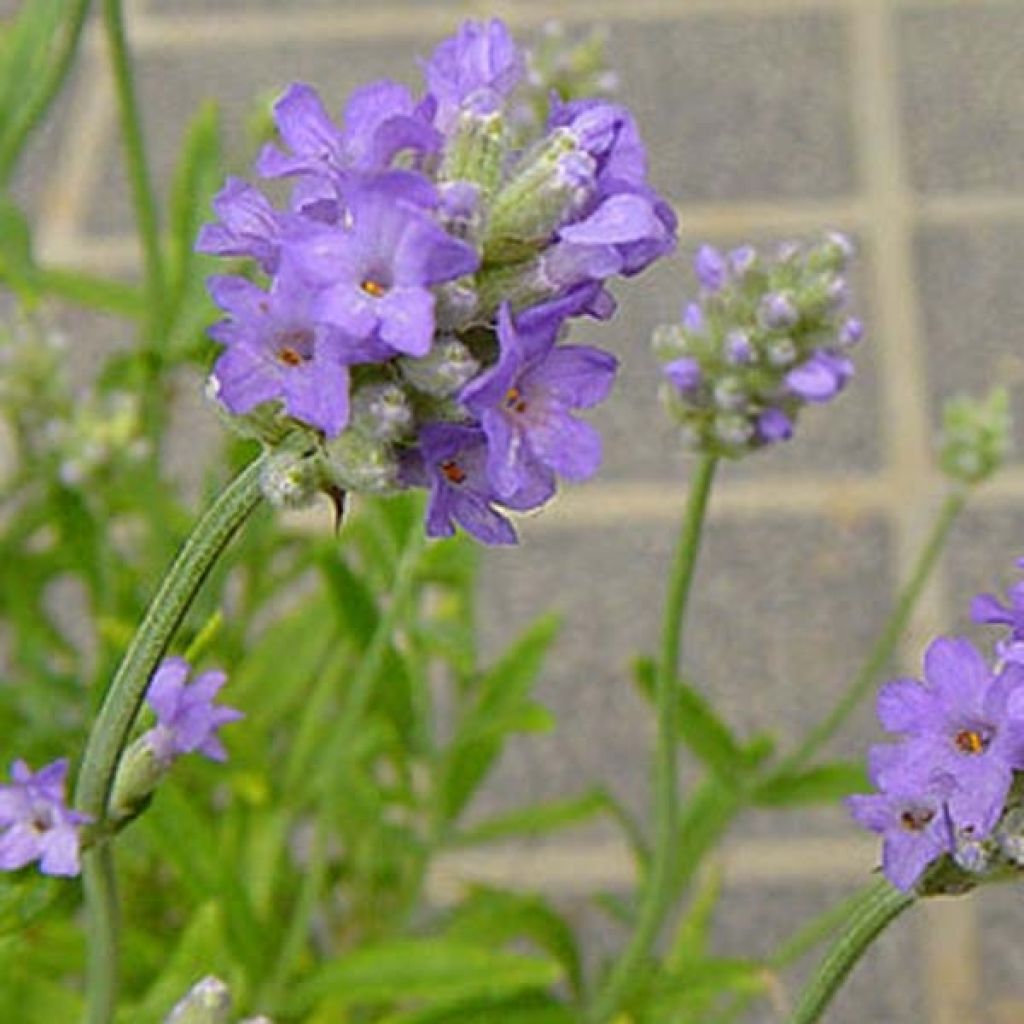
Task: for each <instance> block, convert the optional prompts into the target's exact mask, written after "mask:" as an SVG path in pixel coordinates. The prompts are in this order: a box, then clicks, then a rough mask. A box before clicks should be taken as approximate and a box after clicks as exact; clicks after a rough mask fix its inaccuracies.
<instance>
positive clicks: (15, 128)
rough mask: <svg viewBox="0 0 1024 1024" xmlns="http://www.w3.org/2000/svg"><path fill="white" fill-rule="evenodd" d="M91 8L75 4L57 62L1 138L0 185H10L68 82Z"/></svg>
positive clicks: (84, 1)
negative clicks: (30, 141)
mask: <svg viewBox="0 0 1024 1024" xmlns="http://www.w3.org/2000/svg"><path fill="white" fill-rule="evenodd" d="M90 5H91V0H75V2H74V4H73V6H72V8H71V12H70V13H69V15H68V17H67V21H66V22H65V23H64V24H65V27H64V32H63V35H62V37H61V41H60V43H59V46H60V49H59V51H58V54H57V58H56V60H54V61H53V62H52V63H51V64H50V65H49V67H48V68H47V69H46V71H45V72H44V73H43V75H42V77H41V78H40V80H39V81H38V82H37V83H36V84H35V88H34V89H32V90H31V95H30V98H29V99H28V101H27V102H26V104H25V106H24V107H23V108H22V110H21V113H20V116H19V117H18V118H17V119H16V120H15V121H13V122H12V123H11V124H10V125H9V126H8V128H7V131H5V132H3V133H2V136H0V185H6V184H7V183H8V182H9V181H10V179H11V175H12V174H13V173H14V168H15V167H16V166H17V162H18V157H20V156H21V151H22V149H23V148H24V146H25V143H26V142H27V141H28V137H29V136H30V135H31V134H32V132H33V131H35V129H36V127H37V126H38V125H39V123H40V121H42V119H43V117H44V115H45V114H46V112H47V110H49V109H50V105H51V104H52V103H53V101H54V99H55V98H56V97H57V95H58V93H59V92H60V90H61V88H62V87H63V85H64V82H65V81H66V80H67V77H68V74H69V72H70V71H71V66H72V64H74V61H75V54H76V53H77V52H78V44H79V42H80V41H81V38H82V29H83V28H84V27H85V20H86V17H87V15H88V14H89V7H90Z"/></svg>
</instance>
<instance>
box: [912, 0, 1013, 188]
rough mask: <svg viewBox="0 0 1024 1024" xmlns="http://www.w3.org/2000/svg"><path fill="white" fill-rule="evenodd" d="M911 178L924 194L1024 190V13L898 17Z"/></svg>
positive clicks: (992, 8) (971, 9) (1002, 9)
mask: <svg viewBox="0 0 1024 1024" xmlns="http://www.w3.org/2000/svg"><path fill="white" fill-rule="evenodd" d="M896 28H897V39H898V42H899V48H900V54H901V69H900V70H901V76H900V77H901V85H902V92H903V123H904V129H905V131H906V136H907V142H908V151H909V160H910V174H911V180H912V182H913V184H914V187H915V188H917V189H919V190H921V191H923V192H961V191H965V190H999V191H1001V190H1006V191H1019V190H1020V189H1021V188H1022V187H1024V48H1022V47H1021V39H1022V38H1024V7H1022V6H1021V4H1020V3H1018V2H1016V0H1014V2H1006V3H979V4H960V5H951V6H949V7H944V8H939V9H929V8H928V7H926V6H924V5H921V6H920V7H919V8H917V9H913V10H908V11H905V12H903V13H902V14H901V15H900V16H899V17H898V19H897V22H896Z"/></svg>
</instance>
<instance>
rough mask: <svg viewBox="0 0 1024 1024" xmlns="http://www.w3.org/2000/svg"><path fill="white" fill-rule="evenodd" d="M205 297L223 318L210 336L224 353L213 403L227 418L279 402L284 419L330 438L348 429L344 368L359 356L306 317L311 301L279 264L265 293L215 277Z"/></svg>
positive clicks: (244, 283)
mask: <svg viewBox="0 0 1024 1024" xmlns="http://www.w3.org/2000/svg"><path fill="white" fill-rule="evenodd" d="M207 286H208V287H209V290H210V294H211V295H212V296H213V299H214V301H215V302H216V303H217V305H219V306H220V307H221V308H222V309H224V310H225V311H226V312H227V313H229V314H230V318H229V319H227V320H222V321H220V323H217V324H214V326H213V327H211V328H210V331H209V333H210V336H211V337H212V338H214V340H216V341H218V342H220V343H221V344H222V345H225V346H227V347H226V349H225V351H224V352H222V353H221V355H220V357H219V358H218V360H217V362H216V364H215V365H214V368H213V378H214V380H215V381H216V385H217V397H218V398H219V399H220V401H222V402H223V403H224V405H225V406H226V407H227V408H228V409H229V410H230V411H231V412H233V413H246V412H249V411H250V410H251V409H253V408H255V407H256V406H257V405H259V404H260V403H262V402H268V401H274V400H277V401H280V402H282V403H283V405H284V407H285V410H286V411H287V413H288V415H290V416H292V417H294V418H295V419H297V420H300V421H301V422H303V423H307V424H309V425H310V426H312V427H316V428H318V429H319V430H322V431H323V432H324V433H325V434H327V435H328V436H329V437H333V436H334V435H336V434H338V433H340V432H341V430H342V429H343V428H344V427H345V424H346V423H347V422H348V414H349V409H348V389H349V373H348V365H347V364H348V363H351V362H354V361H356V359H357V358H358V356H359V350H358V348H357V347H356V346H355V344H354V343H353V342H352V340H351V339H349V338H347V337H346V336H345V335H344V334H343V333H342V332H341V331H339V330H337V328H335V327H332V326H330V325H328V324H325V323H322V322H320V321H318V320H315V319H314V318H313V317H312V316H311V315H310V307H311V303H312V300H313V298H314V293H313V292H312V290H311V289H310V288H309V287H308V286H306V285H305V284H303V282H301V281H300V280H299V279H298V278H297V277H296V275H295V274H294V273H293V272H292V271H291V268H290V267H289V266H288V265H287V264H286V265H285V266H284V267H282V268H281V272H280V273H279V274H278V275H277V277H275V278H274V279H273V281H272V283H271V286H270V291H269V292H264V291H263V290H262V289H260V288H258V287H257V286H256V285H254V284H253V283H252V282H250V281H247V280H246V279H245V278H241V277H230V276H215V277H211V278H209V280H208V281H207Z"/></svg>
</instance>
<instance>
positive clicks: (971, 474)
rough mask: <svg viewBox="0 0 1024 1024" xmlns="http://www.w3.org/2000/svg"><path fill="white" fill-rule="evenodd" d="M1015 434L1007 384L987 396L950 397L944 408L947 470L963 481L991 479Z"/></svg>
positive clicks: (942, 449)
mask: <svg viewBox="0 0 1024 1024" xmlns="http://www.w3.org/2000/svg"><path fill="white" fill-rule="evenodd" d="M1012 434H1013V418H1012V416H1011V413H1010V395H1009V392H1008V391H1007V390H1006V388H995V389H993V390H992V391H991V392H990V393H989V395H988V396H987V397H985V398H983V399H977V398H969V397H966V396H960V397H957V398H953V399H950V400H949V401H948V402H947V403H946V405H945V407H944V408H943V411H942V437H941V440H940V445H939V460H940V463H941V466H942V470H943V472H944V473H945V474H946V475H947V476H949V477H952V478H953V479H954V480H960V481H962V482H963V483H969V484H976V483H981V482H982V481H983V480H987V479H988V478H989V477H990V476H992V474H993V473H995V472H996V470H998V469H999V468H1000V467H1001V466H1002V465H1003V463H1004V462H1005V461H1006V459H1007V457H1008V455H1009V454H1010V448H1011V444H1012Z"/></svg>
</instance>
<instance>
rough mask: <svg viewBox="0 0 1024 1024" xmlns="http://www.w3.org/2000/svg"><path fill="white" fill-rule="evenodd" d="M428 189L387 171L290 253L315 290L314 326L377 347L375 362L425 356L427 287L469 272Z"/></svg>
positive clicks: (462, 249)
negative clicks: (428, 205) (334, 222)
mask: <svg viewBox="0 0 1024 1024" xmlns="http://www.w3.org/2000/svg"><path fill="white" fill-rule="evenodd" d="M425 200H432V205H436V201H437V199H436V193H435V192H434V189H433V187H432V186H431V185H430V183H429V182H428V181H427V180H426V178H422V177H421V176H419V175H414V174H411V173H406V172H401V171H392V172H389V173H387V174H382V175H379V176H378V177H377V178H376V179H375V180H374V181H372V182H367V183H364V185H362V186H361V187H359V188H357V189H355V190H354V191H353V192H352V193H351V195H350V196H349V205H348V208H347V210H346V216H345V221H344V223H343V224H339V225H338V226H336V227H329V226H317V227H311V228H310V229H309V230H308V231H307V232H305V233H304V234H303V235H302V236H301V237H299V238H297V240H296V243H295V247H294V254H295V258H296V261H297V263H298V265H299V267H300V268H301V270H302V272H303V273H304V274H305V275H306V276H307V278H308V279H309V281H310V282H311V283H312V284H314V285H316V286H317V287H318V288H319V294H318V295H317V298H316V301H315V302H314V303H313V307H312V308H313V311H314V313H315V315H316V317H317V319H319V320H321V321H323V322H325V323H329V324H332V325H334V326H335V327H337V328H340V329H341V330H342V331H344V332H345V333H346V334H347V335H349V336H351V337H353V338H356V339H359V340H361V341H366V342H369V343H371V345H372V344H373V343H376V346H377V353H376V357H377V358H378V359H384V358H388V357H389V356H392V355H394V354H395V353H398V352H401V353H404V354H406V355H411V356H422V355H426V353H427V351H428V350H429V349H430V345H431V341H432V340H433V336H434V302H435V300H434V295H433V293H432V292H431V290H430V288H431V286H432V285H436V284H441V283H442V282H444V281H451V280H453V279H455V278H457V277H462V276H463V275H465V274H470V273H472V272H473V271H474V270H476V268H477V265H478V263H479V257H478V256H477V253H476V250H475V249H474V248H473V247H472V246H470V245H467V244H466V243H465V242H462V241H460V240H459V239H457V238H453V237H452V236H451V235H449V234H447V233H446V232H445V231H444V230H443V229H442V228H441V227H440V225H439V224H438V223H437V222H436V221H435V220H434V218H433V216H432V215H431V213H430V211H429V210H428V209H424V201H425Z"/></svg>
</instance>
